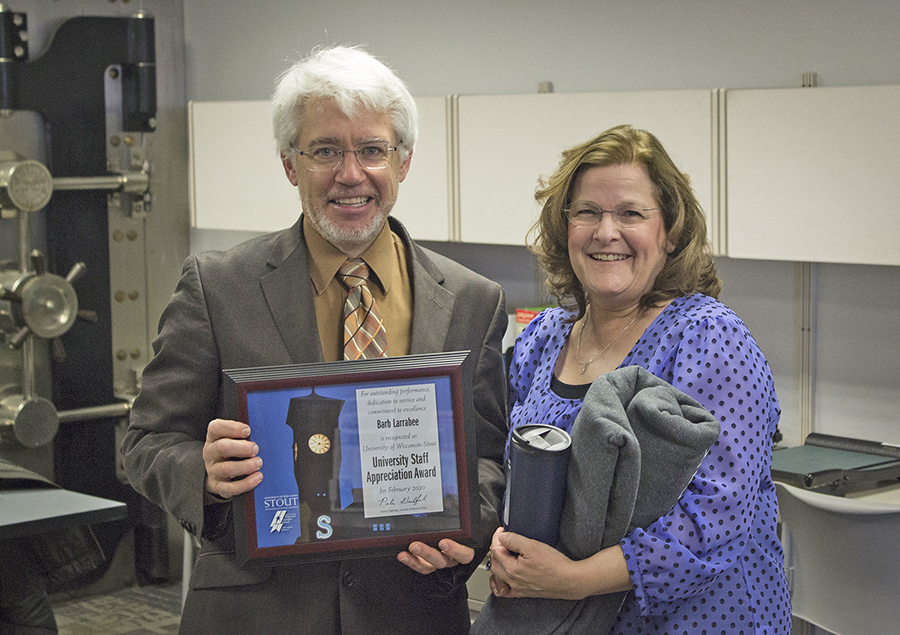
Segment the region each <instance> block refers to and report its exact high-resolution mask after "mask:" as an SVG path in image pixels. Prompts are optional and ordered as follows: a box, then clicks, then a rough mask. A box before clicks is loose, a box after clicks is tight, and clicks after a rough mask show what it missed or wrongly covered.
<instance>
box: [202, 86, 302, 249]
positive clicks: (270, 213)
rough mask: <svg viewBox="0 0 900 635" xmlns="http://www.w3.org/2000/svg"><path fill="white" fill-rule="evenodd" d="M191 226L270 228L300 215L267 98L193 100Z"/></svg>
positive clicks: (206, 227) (279, 225)
mask: <svg viewBox="0 0 900 635" xmlns="http://www.w3.org/2000/svg"><path fill="white" fill-rule="evenodd" d="M188 127H189V138H190V188H191V189H190V194H191V196H190V200H191V225H192V226H193V227H197V228H200V229H230V230H239V231H261V232H269V231H275V230H277V229H284V228H285V227H288V226H290V225H291V224H292V223H293V222H294V221H296V220H297V217H298V216H300V197H299V196H298V194H297V190H296V188H294V187H293V186H292V185H291V183H290V181H288V180H287V177H286V176H285V175H284V168H283V167H282V165H281V159H280V158H279V156H278V153H277V152H276V151H275V140H274V138H273V136H272V119H271V117H270V116H269V104H268V102H266V101H200V102H198V101H192V102H190V104H188Z"/></svg>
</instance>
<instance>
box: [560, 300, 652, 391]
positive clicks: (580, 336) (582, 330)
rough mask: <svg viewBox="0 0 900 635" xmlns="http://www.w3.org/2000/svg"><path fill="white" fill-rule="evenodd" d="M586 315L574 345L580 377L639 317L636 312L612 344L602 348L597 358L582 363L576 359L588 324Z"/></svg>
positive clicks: (586, 314)
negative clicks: (579, 367)
mask: <svg viewBox="0 0 900 635" xmlns="http://www.w3.org/2000/svg"><path fill="white" fill-rule="evenodd" d="M590 310H591V309H590V307H588V313H589V312H590ZM588 313H585V316H584V323H583V324H582V325H581V330H580V331H579V332H578V341H577V342H576V343H575V363H576V364H581V374H582V375H584V373H585V372H586V371H587V367H588V366H590V365H591V364H593V363H594V362H596V361H597V360H598V359H600V358H601V357H603V353H605V352H606V351H608V350H609V347H610V346H612V345H613V344H615V343H616V340H618V339H619V338H620V337H622V334H623V333H624V332H625V331H627V330H628V329H629V328H630V327H631V325H632V324H634V323H635V322H637V319H638V317H640V315H641V313H640V311H638V314H637V315H635V316H634V319H633V320H631V322H629V323H628V324H627V325H626V326H625V328H624V329H622V330H621V331H619V334H618V335H616V336H615V337H614V338H613V341H612V342H610V343H609V344H607V345H606V348H604V349H603V350H602V351H600V353H599V354H598V355H597V356H595V357H592V358H591V359H589V360H587V361H586V362H582V361H581V360H579V359H578V358H579V357H581V338H582V337H583V336H584V327H586V326H587V323H588Z"/></svg>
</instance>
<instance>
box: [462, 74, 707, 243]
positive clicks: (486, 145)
mask: <svg viewBox="0 0 900 635" xmlns="http://www.w3.org/2000/svg"><path fill="white" fill-rule="evenodd" d="M715 99H716V96H715V94H714V92H713V91H709V90H687V91H653V92H627V93H583V94H582V93H577V94H557V93H550V94H535V95H473V96H469V95H463V96H460V97H459V98H458V118H457V127H458V137H459V144H458V147H459V150H458V152H459V155H458V164H459V214H460V219H459V226H460V236H459V239H460V240H462V241H463V242H473V243H494V244H505V245H522V244H524V243H525V235H526V233H527V232H528V230H529V229H530V228H531V226H532V224H533V223H534V221H535V220H536V218H537V214H538V212H539V211H540V210H539V208H538V206H537V204H536V203H535V201H534V191H535V189H536V186H537V183H538V178H539V177H541V176H544V177H546V176H549V175H550V174H551V173H552V172H553V170H554V169H555V168H556V166H557V164H558V163H559V159H560V154H561V152H562V150H563V149H565V148H567V147H570V146H573V145H576V144H579V143H582V142H584V141H587V140H588V139H590V138H591V137H593V136H595V135H597V134H599V133H601V132H603V131H604V130H606V129H608V128H611V127H613V126H616V125H619V124H631V125H633V126H635V127H637V128H644V129H646V130H648V131H650V132H652V133H653V134H654V135H656V136H657V137H658V138H659V140H660V141H661V142H662V144H663V145H664V146H665V148H666V149H667V150H668V151H669V153H670V155H671V156H672V158H673V160H674V161H675V163H676V164H677V165H678V166H679V167H680V168H681V170H682V171H684V172H687V173H688V174H689V175H690V176H691V180H692V183H693V186H694V189H695V191H696V193H697V197H698V198H699V199H700V203H701V205H702V206H703V209H704V210H705V211H706V212H707V214H708V215H709V214H710V213H713V214H714V213H715V210H714V209H713V201H714V200H715V199H716V197H715V196H714V190H713V187H714V184H715V183H717V181H716V179H717V176H716V175H715V173H714V168H715V169H717V167H718V161H717V160H715V158H714V157H715V155H714V152H715V151H716V144H715V143H714V139H715V136H716V135H715V132H716V128H715V123H714V122H715V119H714V113H715V112H716V102H715Z"/></svg>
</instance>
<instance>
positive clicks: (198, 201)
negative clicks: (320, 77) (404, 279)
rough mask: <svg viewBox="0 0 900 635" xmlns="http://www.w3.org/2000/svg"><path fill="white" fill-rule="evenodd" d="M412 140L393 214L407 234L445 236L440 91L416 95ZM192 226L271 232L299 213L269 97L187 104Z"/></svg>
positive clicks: (446, 214)
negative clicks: (436, 94) (415, 136)
mask: <svg viewBox="0 0 900 635" xmlns="http://www.w3.org/2000/svg"><path fill="white" fill-rule="evenodd" d="M416 105H417V106H418V107H419V141H418V142H417V144H416V149H415V152H414V153H413V162H412V166H411V169H410V171H409V174H408V175H407V177H406V180H404V182H403V183H402V184H401V185H400V192H399V195H398V198H397V203H396V205H395V206H394V210H393V212H392V213H393V215H395V216H397V217H398V218H399V219H400V220H402V221H403V222H404V224H406V226H407V228H408V229H409V230H410V233H411V234H412V236H413V238H418V239H421V240H448V239H449V206H450V203H449V194H448V191H449V186H448V183H449V178H448V175H447V115H446V99H445V98H444V97H428V98H417V99H416ZM188 112H189V114H188V117H189V136H190V187H191V196H190V199H191V224H192V226H194V227H197V228H202V229H230V230H241V231H261V232H268V231H275V230H278V229H283V228H285V227H288V226H289V225H291V224H292V223H293V222H294V221H295V220H297V217H298V216H299V215H300V212H301V206H300V198H299V196H298V194H297V190H296V188H294V187H293V186H292V185H291V184H290V182H289V181H288V180H287V177H286V176H285V174H284V169H283V167H282V165H281V160H280V158H279V156H278V153H277V152H276V151H275V141H274V139H273V137H272V124H271V117H270V116H269V102H267V101H228V102H197V101H194V102H191V103H190V105H189V109H188Z"/></svg>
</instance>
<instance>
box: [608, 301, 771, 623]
mask: <svg viewBox="0 0 900 635" xmlns="http://www.w3.org/2000/svg"><path fill="white" fill-rule="evenodd" d="M665 362H666V363H665V364H664V366H667V367H668V369H666V371H665V372H660V373H658V374H659V375H660V376H661V377H662V378H663V379H666V380H667V381H670V382H671V383H672V385H673V386H675V387H676V388H678V389H679V390H681V391H682V392H684V393H686V394H688V395H690V396H691V397H693V398H694V399H696V400H697V401H699V402H700V403H701V404H702V405H704V406H705V407H706V408H707V409H708V410H709V411H710V412H712V413H713V414H714V415H715V416H716V417H717V418H718V419H719V421H720V423H721V433H720V435H719V438H718V440H717V441H716V442H715V443H714V444H713V446H712V447H711V448H710V451H709V454H708V455H707V456H706V458H705V459H704V460H703V462H702V463H701V464H700V467H699V468H698V470H697V472H696V474H695V475H694V478H693V479H692V481H691V483H690V485H688V488H687V489H686V490H685V492H684V493H683V494H682V496H681V498H680V499H679V500H678V502H677V503H676V505H675V507H674V508H673V509H672V511H671V512H669V513H668V514H667V515H665V516H663V517H661V518H659V519H658V520H657V521H656V522H654V523H653V524H652V525H650V526H649V527H647V528H646V529H636V530H634V531H632V532H631V533H630V534H629V535H627V536H626V537H625V538H624V539H623V541H622V542H621V543H620V544H621V546H622V549H623V551H624V553H625V558H626V561H627V564H628V568H629V573H630V575H631V578H632V582H633V584H634V592H635V599H636V603H637V606H638V607H639V610H640V612H641V614H642V615H665V614H667V613H669V612H671V611H675V610H677V608H678V606H679V601H680V600H683V599H685V598H688V597H690V596H693V595H695V594H697V593H700V592H703V591H705V590H706V589H708V588H709V587H710V586H711V585H713V584H716V577H717V576H718V575H719V574H721V573H722V572H723V571H726V570H728V569H733V568H734V566H735V564H736V563H737V561H738V559H740V558H741V556H742V554H743V553H745V552H746V551H748V550H752V549H758V548H760V547H759V546H758V545H757V544H756V542H755V540H754V538H753V536H752V531H751V528H752V526H753V521H754V514H756V513H761V512H760V509H761V507H760V506H759V501H758V498H759V491H760V482H761V479H762V477H763V474H764V473H766V471H767V470H768V468H769V465H770V463H771V441H770V440H771V434H772V432H773V431H774V426H775V425H776V424H777V420H778V414H779V413H778V404H777V399H776V397H775V391H774V384H773V380H772V376H771V372H770V370H769V367H768V364H767V363H766V361H765V358H764V357H763V355H762V352H761V351H760V350H759V348H758V346H757V344H756V342H755V340H754V339H753V337H752V336H751V335H750V333H749V331H747V329H746V327H745V326H744V325H743V323H742V322H740V320H739V319H737V318H733V319H732V318H731V317H728V316H715V317H706V318H704V319H702V320H699V321H696V322H693V323H692V324H690V325H688V326H687V327H686V329H685V330H684V333H683V337H682V339H681V341H680V342H679V343H678V344H677V345H676V346H675V347H674V348H673V349H670V351H669V355H667V356H666V360H665ZM651 370H653V371H654V372H656V371H657V370H659V369H651ZM762 509H765V507H762Z"/></svg>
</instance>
